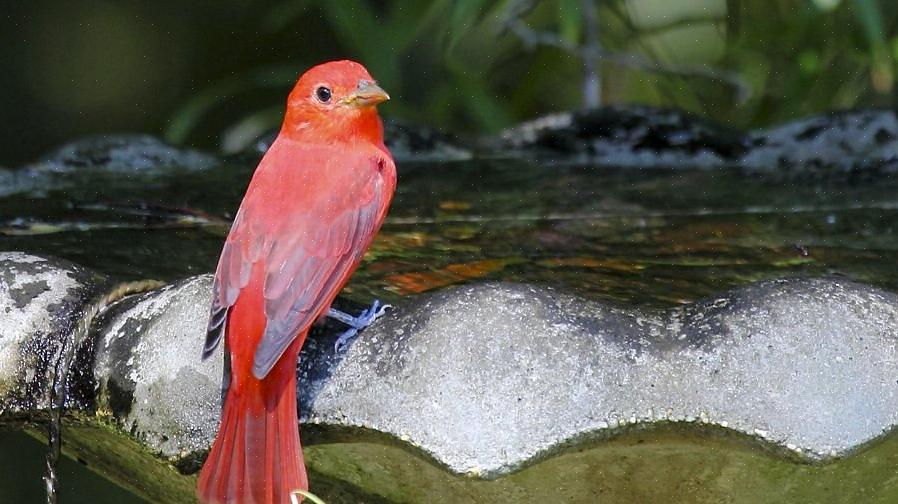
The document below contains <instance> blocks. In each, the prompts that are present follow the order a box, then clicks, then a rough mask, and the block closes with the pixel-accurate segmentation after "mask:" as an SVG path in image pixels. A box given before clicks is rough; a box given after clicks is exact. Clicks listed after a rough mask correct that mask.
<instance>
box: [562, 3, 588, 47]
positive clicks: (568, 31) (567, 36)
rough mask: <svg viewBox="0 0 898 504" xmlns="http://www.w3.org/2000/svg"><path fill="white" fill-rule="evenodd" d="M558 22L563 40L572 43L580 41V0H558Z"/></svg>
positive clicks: (581, 21)
mask: <svg viewBox="0 0 898 504" xmlns="http://www.w3.org/2000/svg"><path fill="white" fill-rule="evenodd" d="M590 1H591V0H590ZM558 24H559V28H560V29H559V31H560V33H561V37H562V38H563V39H564V40H566V41H568V42H570V43H571V44H574V45H576V44H577V43H578V42H580V32H581V28H582V27H583V12H582V10H581V9H580V0H559V2H558Z"/></svg>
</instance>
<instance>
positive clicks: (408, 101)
mask: <svg viewBox="0 0 898 504" xmlns="http://www.w3.org/2000/svg"><path fill="white" fill-rule="evenodd" d="M586 6H591V8H594V10H595V18H594V19H595V20H594V21H591V20H590V18H589V16H587V15H586V14H587V13H586V11H584V7H586ZM2 7H3V8H2V11H0V12H2V13H0V63H2V69H3V72H2V73H0V112H2V117H3V121H2V122H0V165H5V166H17V165H19V164H21V163H23V162H26V161H29V160H32V159H34V158H36V157H37V156H38V155H39V154H40V153H42V152H45V151H46V150H47V149H48V148H50V147H52V146H55V145H57V144H59V143H60V142H63V141H67V140H71V139H74V138H76V137H79V136H82V135H86V134H98V133H110V132H116V133H121V132H145V133H151V134H156V135H161V136H164V137H165V138H166V139H167V140H169V141H171V142H174V143H184V144H189V145H195V146H199V147H204V148H218V147H222V146H223V147H225V149H226V150H227V149H230V150H233V149H237V148H239V147H240V146H242V145H243V144H245V143H246V141H247V138H250V137H252V136H254V135H257V134H258V133H259V132H261V131H262V130H265V129H269V128H271V127H274V126H276V125H277V124H278V121H279V117H280V113H281V102H282V100H283V97H284V96H286V94H287V92H288V91H289V89H290V86H291V84H292V82H294V81H295V79H296V77H297V75H298V74H299V73H301V72H302V71H303V70H304V69H305V68H308V67H309V66H310V65H312V64H314V63H317V62H320V61H324V60H327V59H333V58H343V57H349V58H353V59H357V60H359V61H361V62H363V63H364V64H365V65H366V66H368V67H369V69H370V70H371V72H372V73H373V74H374V75H375V77H376V78H378V79H379V80H380V81H381V83H382V84H383V85H384V87H385V88H387V89H388V90H389V91H390V92H391V94H392V95H393V96H394V98H395V99H394V100H393V102H392V103H391V104H390V106H389V107H385V108H384V113H385V114H386V115H388V116H390V115H392V116H398V117H402V118H405V119H408V120H411V121H416V122H419V123H425V124H428V125H430V126H434V127H437V128H442V129H448V130H452V131H457V132H462V133H478V132H485V131H487V132H488V131H496V130H498V129H501V128H503V127H505V126H508V125H510V124H513V123H514V122H516V121H520V120H523V119H527V118H531V117H534V116H536V115H538V114H541V113H546V112H551V111H555V110H562V109H570V108H576V107H579V106H582V105H583V104H584V103H587V104H588V103H590V100H589V99H586V98H584V93H583V85H584V63H587V62H594V63H596V65H597V66H598V71H599V74H600V80H601V91H600V93H599V95H598V100H599V101H600V102H601V103H605V104H609V103H629V102H638V103H648V104H654V105H669V106H678V107H681V108H684V109H687V110H691V111H694V112H696V113H699V114H702V115H706V116H709V117H711V118H713V119H715V120H717V121H720V122H723V123H727V124H731V125H735V126H757V125H764V124H769V123H773V122H777V121H782V120H785V119H789V118H793V117H796V116H799V115H806V114H809V113H814V112H817V111H821V110H828V109H834V108H848V107H859V106H887V105H890V104H891V103H893V101H894V88H895V87H894V73H895V60H896V57H895V55H896V53H898V39H896V38H895V36H894V33H895V31H894V28H895V25H896V22H898V5H896V2H885V1H878V0H745V1H737V0H695V1H693V0H597V1H595V2H583V1H581V0H547V1H539V2H536V1H525V0H506V1H498V2H491V1H485V0H460V1H449V0H432V1H423V2H403V1H400V0H392V1H389V0H380V1H373V0H348V1H343V2H311V1H302V0H262V1H254V2H253V1H246V0H220V1H215V2H213V1H199V2H182V1H176V0H156V1H153V2H145V1H135V0H121V1H111V0H105V1H104V0H80V1H63V0H38V1H29V2H12V1H5V2H4V3H3V5H2ZM521 27H523V28H524V30H525V31H528V30H529V35H528V34H527V33H524V34H522V31H521V30H519V29H518V28H521ZM589 48H593V49H599V50H600V51H599V52H595V51H594V52H592V53H589V54H593V55H595V56H596V57H589V58H585V57H583V55H584V53H583V52H580V53H578V51H581V50H583V49H589Z"/></svg>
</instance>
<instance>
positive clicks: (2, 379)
mask: <svg viewBox="0 0 898 504" xmlns="http://www.w3.org/2000/svg"><path fill="white" fill-rule="evenodd" d="M94 280H95V279H94V278H93V277H92V275H91V274H90V273H88V272H87V271H85V270H84V269H82V268H79V267H77V266H75V265H73V264H71V263H68V262H65V261H60V260H56V259H46V258H42V257H37V256H33V255H28V254H25V253H21V252H0V417H2V416H5V415H10V414H17V413H22V414H27V413H31V412H35V411H40V410H45V409H47V408H48V407H49V389H50V386H51V384H52V383H53V379H54V376H55V375H56V368H57V363H58V362H59V359H60V357H61V355H62V352H63V348H64V345H71V344H72V339H71V338H72V331H73V328H74V326H75V323H76V321H77V319H78V317H79V316H80V309H81V307H82V305H84V304H85V303H86V302H87V300H88V299H89V298H90V297H91V296H92V295H94V294H96V292H97V290H96V283H95V282H94Z"/></svg>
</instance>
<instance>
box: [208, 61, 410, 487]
mask: <svg viewBox="0 0 898 504" xmlns="http://www.w3.org/2000/svg"><path fill="white" fill-rule="evenodd" d="M387 99H389V97H388V96H387V94H386V93H385V92H384V91H383V90H382V89H381V88H380V87H378V86H377V84H376V83H375V81H374V79H372V78H371V75H370V74H369V73H368V71H367V70H365V68H364V67H363V66H362V65H360V64H358V63H355V62H352V61H335V62H329V63H324V64H321V65H319V66H316V67H314V68H311V69H310V70H308V71H307V72H306V73H305V74H304V75H303V76H302V77H300V79H299V81H298V82H297V83H296V86H295V87H294V88H293V91H292V92H291V93H290V96H289V98H288V100H287V111H286V116H285V118H284V122H283V126H282V127H281V130H280V133H279V134H278V136H277V139H276V140H275V141H274V143H273V144H272V145H271V148H270V149H269V150H268V152H267V153H266V154H265V157H263V158H262V161H261V162H260V163H259V166H258V168H256V171H255V174H254V175H253V178H252V181H251V182H250V184H249V188H248V189H247V191H246V195H245V196H244V198H243V202H242V203H241V205H240V210H239V211H238V212H237V216H236V218H235V219H234V224H233V225H232V227H231V231H230V234H228V238H227V241H226V242H225V245H224V249H223V250H222V253H221V258H220V259H219V262H218V269H217V270H216V272H215V280H214V283H213V293H212V308H211V316H210V320H209V331H208V335H207V337H206V346H205V348H204V351H203V356H204V358H205V357H208V356H209V355H210V354H211V353H212V352H213V350H214V349H215V347H216V346H217V345H218V343H219V341H220V340H221V339H222V337H224V339H225V343H226V345H225V378H224V384H223V386H224V387H226V392H225V397H224V405H223V408H222V414H221V424H220V427H219V430H218V436H217V437H216V438H215V442H214V444H213V445H212V451H211V452H210V453H209V457H208V458H207V459H206V463H205V465H204V466H203V469H202V471H201V472H200V476H199V482H198V485H197V496H198V497H199V499H200V500H201V501H203V502H207V503H212V502H215V503H226V502H227V503H260V504H262V503H266V504H267V503H278V504H280V503H288V502H290V501H291V497H290V495H291V493H292V492H293V491H295V490H298V489H303V490H306V489H307V488H308V480H307V478H306V471H305V465H304V462H303V457H302V451H301V446H300V442H299V430H298V429H299V427H298V420H297V404H296V362H297V356H298V354H299V350H300V348H301V347H302V344H303V341H304V340H305V339H306V335H307V333H308V331H309V327H310V326H311V325H312V323H314V322H315V321H316V320H318V319H319V318H322V317H324V316H326V315H327V313H328V310H329V308H330V305H331V302H333V300H334V298H335V297H336V296H337V293H338V292H339V291H340V289H341V288H342V287H343V285H344V284H345V283H346V281H347V280H348V279H349V276H350V275H351V274H352V272H353V271H354V270H355V269H356V267H358V265H359V262H360V261H361V259H362V256H363V255H364V254H365V250H367V249H368V246H369V245H370V244H371V241H372V240H373V238H374V235H375V234H376V233H377V231H378V229H380V226H381V224H382V223H383V220H384V216H385V215H386V213H387V208H388V206H389V204H390V200H391V199H392V196H393V190H394V189H395V187H396V168H395V165H394V164H393V160H392V157H391V156H390V152H389V151H388V150H387V148H386V147H385V146H384V143H383V127H382V125H381V121H380V118H379V117H378V115H377V110H376V108H375V105H377V104H378V103H380V102H383V101H385V100H387ZM372 311H373V310H372Z"/></svg>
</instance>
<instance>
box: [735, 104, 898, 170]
mask: <svg viewBox="0 0 898 504" xmlns="http://www.w3.org/2000/svg"><path fill="white" fill-rule="evenodd" d="M748 143H749V145H751V146H752V148H751V149H749V150H748V151H747V152H746V154H745V155H744V156H743V157H742V158H741V159H740V163H741V164H742V165H743V166H746V167H750V168H759V169H765V168H766V169H777V168H782V167H790V166H804V167H827V166H835V167H838V168H841V169H843V170H853V169H863V168H887V169H894V168H896V167H898V117H896V116H895V111H893V110H862V111H856V112H838V113H831V114H824V115H819V116H814V117H809V118H807V119H800V120H797V121H794V122H791V123H787V124H785V125H782V126H778V127H775V128H771V129H766V130H760V131H756V132H752V133H750V134H749V139H748Z"/></svg>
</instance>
